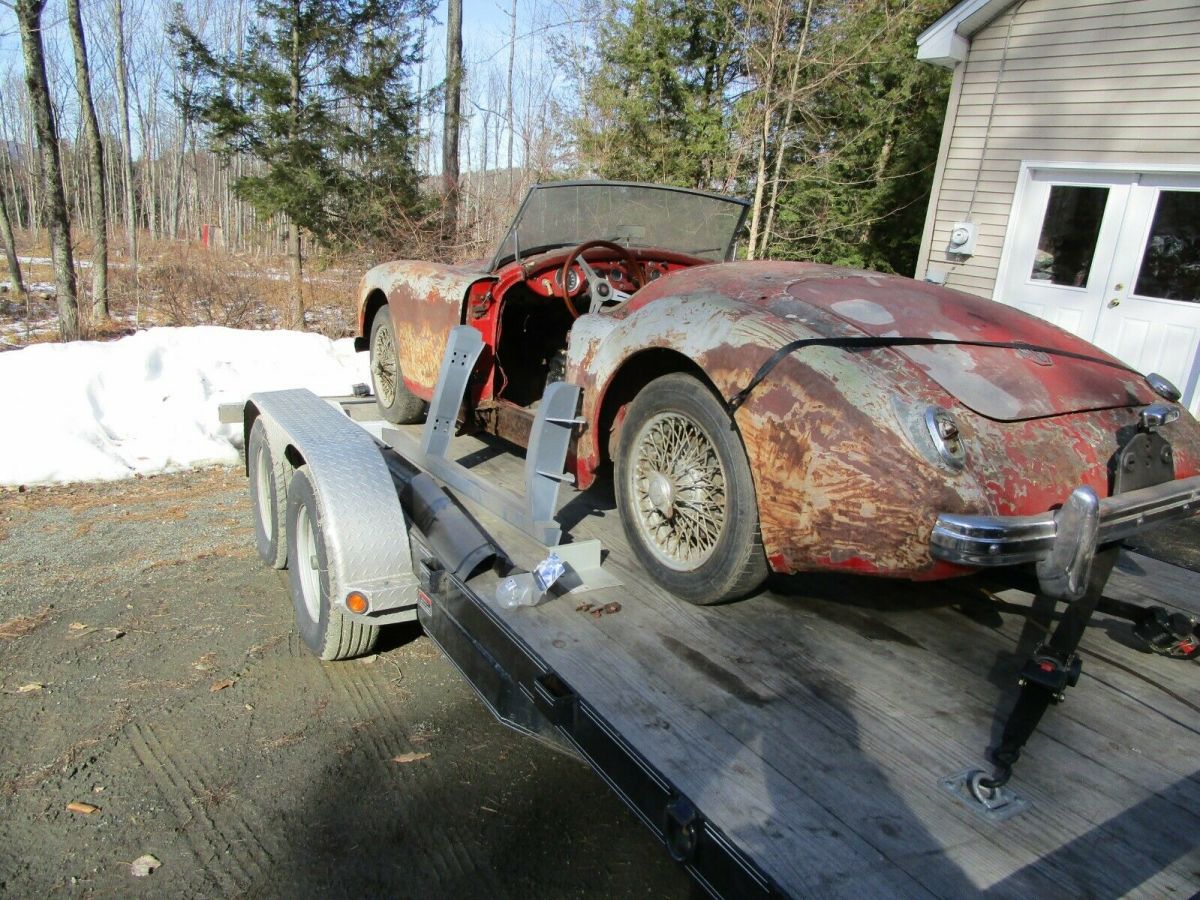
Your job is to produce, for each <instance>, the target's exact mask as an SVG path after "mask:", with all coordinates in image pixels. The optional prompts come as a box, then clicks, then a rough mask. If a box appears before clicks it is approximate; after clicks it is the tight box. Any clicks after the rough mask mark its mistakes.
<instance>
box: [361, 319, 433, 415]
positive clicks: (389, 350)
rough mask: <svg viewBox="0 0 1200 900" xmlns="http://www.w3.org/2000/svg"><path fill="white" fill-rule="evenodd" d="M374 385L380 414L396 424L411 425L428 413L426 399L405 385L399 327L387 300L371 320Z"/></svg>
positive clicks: (372, 379) (372, 375) (372, 384)
mask: <svg viewBox="0 0 1200 900" xmlns="http://www.w3.org/2000/svg"><path fill="white" fill-rule="evenodd" d="M371 387H372V389H373V390H374V391H375V405H376V406H378V407H379V413H380V415H382V416H383V417H384V418H385V419H387V421H389V422H391V423H392V424H393V425H411V424H413V423H414V422H420V421H421V419H423V418H424V417H425V401H424V400H422V399H421V398H420V397H418V396H417V395H416V394H414V393H413V392H412V391H410V390H409V389H408V388H406V387H405V386H404V370H403V369H401V368H400V351H399V349H398V348H397V346H396V327H395V324H394V323H393V322H392V310H391V307H390V306H387V305H386V304H385V305H384V306H381V307H379V309H378V311H376V313H375V318H374V319H373V320H372V321H371Z"/></svg>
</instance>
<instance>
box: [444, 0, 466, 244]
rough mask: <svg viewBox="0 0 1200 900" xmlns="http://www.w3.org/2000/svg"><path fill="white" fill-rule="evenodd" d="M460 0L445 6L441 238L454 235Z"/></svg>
mask: <svg viewBox="0 0 1200 900" xmlns="http://www.w3.org/2000/svg"><path fill="white" fill-rule="evenodd" d="M461 95H462V0H448V5H447V10H446V109H445V113H444V114H443V116H442V238H443V240H444V241H445V242H446V243H447V244H451V245H452V244H454V243H455V242H456V240H457V238H458V124H459V111H460V109H461V102H462V96H461Z"/></svg>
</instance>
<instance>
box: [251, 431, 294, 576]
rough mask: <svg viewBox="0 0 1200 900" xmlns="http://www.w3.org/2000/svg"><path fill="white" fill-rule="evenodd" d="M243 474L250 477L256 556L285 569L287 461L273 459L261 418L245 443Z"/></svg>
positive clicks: (275, 567) (272, 565) (286, 549)
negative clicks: (244, 469) (284, 526)
mask: <svg viewBox="0 0 1200 900" xmlns="http://www.w3.org/2000/svg"><path fill="white" fill-rule="evenodd" d="M246 473H247V474H248V475H249V476H250V510H251V512H252V514H253V516H254V544H255V546H256V547H257V548H258V555H259V556H260V557H261V558H262V561H263V562H265V563H266V564H267V565H268V566H271V567H272V568H274V569H286V568H287V559H288V557H287V552H288V548H287V540H286V538H285V537H284V530H283V517H284V513H285V512H286V509H285V497H286V496H287V494H286V490H285V488H286V487H287V463H286V461H284V460H282V459H275V457H274V454H272V453H271V444H270V443H269V442H268V441H267V429H266V427H265V426H264V425H263V422H262V419H255V420H254V424H253V425H252V426H251V428H250V440H249V442H248V443H247V444H246Z"/></svg>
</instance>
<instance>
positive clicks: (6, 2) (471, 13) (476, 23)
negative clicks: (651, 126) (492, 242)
mask: <svg viewBox="0 0 1200 900" xmlns="http://www.w3.org/2000/svg"><path fill="white" fill-rule="evenodd" d="M169 2H170V0H126V2H125V5H126V10H127V21H129V19H130V17H132V15H134V12H135V11H136V10H137V9H138V8H142V7H144V9H145V11H146V12H145V15H146V16H147V17H149V18H151V19H152V18H153V17H154V15H155V14H156V11H160V10H165V9H166V8H168V6H169ZM188 3H194V0H185V6H186V5H187V4H188ZM557 6H558V0H517V14H518V30H517V53H518V60H519V62H518V65H520V61H524V60H530V59H533V60H537V59H542V58H544V57H545V54H546V52H547V51H546V49H545V44H544V41H543V40H542V39H541V38H542V36H543V35H544V33H545V32H544V30H542V28H541V26H539V25H538V23H539V22H541V21H543V20H545V19H547V18H551V17H552V16H553V15H554V14H555V10H556V8H557ZM111 8H112V0H82V10H83V18H84V22H85V25H86V26H87V29H88V31H89V56H90V57H92V59H93V64H94V66H95V63H96V58H97V56H107V55H109V54H111V40H112V39H111V29H110V28H109V27H108V20H109V18H110V16H111ZM64 10H65V4H64V3H63V2H62V0H50V3H49V7H48V9H47V11H46V13H45V14H44V17H43V24H44V26H47V34H48V35H49V37H50V39H52V40H56V41H61V49H60V51H59V55H60V57H61V59H62V60H63V61H64V63H67V64H69V63H70V48H69V43H68V37H67V28H66V22H65V18H64V16H65V12H64ZM510 10H511V0H463V47H464V57H465V59H466V61H467V65H468V68H469V69H473V70H474V71H477V72H479V76H480V77H481V78H482V77H484V76H485V74H486V72H485V70H486V67H487V66H488V65H494V66H495V67H496V68H497V69H498V70H499V71H501V72H503V71H504V70H505V69H506V67H507V64H508V44H509V31H510V21H509V11H510ZM445 22H446V2H445V0H442V2H440V3H439V4H438V6H437V8H436V10H435V12H434V22H433V23H431V26H430V28H429V31H428V33H427V35H426V41H427V54H426V55H427V59H426V62H425V64H424V66H423V67H422V68H423V72H422V73H421V76H420V79H421V82H422V86H423V87H425V88H428V87H429V86H430V85H431V84H437V83H439V82H440V81H441V80H442V78H443V77H444V74H445V65H446V63H445V58H446V57H445V40H446V30H445ZM93 32H94V34H93ZM101 36H102V37H101ZM134 39H136V38H131V39H130V40H134ZM102 41H103V42H104V43H105V44H107V46H105V47H102V46H101V42H102ZM9 71H12V72H14V73H16V75H17V76H18V77H19V76H21V75H22V74H23V71H24V67H23V62H22V56H21V48H20V40H19V37H18V34H17V28H16V19H15V16H14V14H13V11H12V9H11V0H0V78H2V77H3V76H4V75H5V73H6V72H9ZM517 102H518V104H519V102H520V98H518V100H517ZM473 111H474V110H473V109H472V108H471V107H470V105H469V104H465V105H464V113H471V112H473ZM73 114H74V113H73V111H72V115H73ZM134 126H135V128H136V122H135V123H134ZM61 130H62V131H64V132H65V131H67V130H68V129H67V128H62V129H61ZM430 130H431V131H434V132H436V131H437V130H438V128H437V123H436V122H435V123H432V128H431V129H430ZM435 137H436V134H435ZM135 140H136V136H135ZM436 160H437V154H432V158H431V159H430V160H429V162H430V163H431V164H433V166H434V167H435V168H436Z"/></svg>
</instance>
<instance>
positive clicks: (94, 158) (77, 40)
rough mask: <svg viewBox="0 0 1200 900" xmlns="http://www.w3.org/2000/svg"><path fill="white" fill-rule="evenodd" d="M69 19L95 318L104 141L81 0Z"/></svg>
mask: <svg viewBox="0 0 1200 900" xmlns="http://www.w3.org/2000/svg"><path fill="white" fill-rule="evenodd" d="M67 21H68V23H69V25H70V29H71V46H72V48H73V49H74V51H75V87H76V90H78V91H79V108H80V110H81V111H82V113H83V128H84V131H85V132H86V133H87V176H88V188H89V190H90V192H91V206H92V240H93V242H94V244H95V246H94V249H93V250H92V322H93V323H96V322H102V321H104V320H105V319H107V318H108V315H109V310H108V205H107V202H106V200H105V192H104V145H103V144H102V143H101V141H100V126H99V125H98V124H97V122H96V106H95V104H94V103H93V102H92V73H91V69H90V68H89V67H88V55H87V42H86V40H85V38H84V34H83V16H82V15H81V14H80V12H79V0H67Z"/></svg>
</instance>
